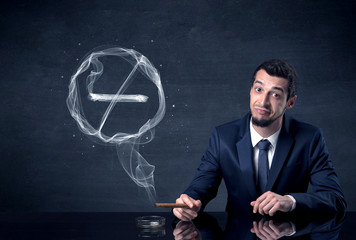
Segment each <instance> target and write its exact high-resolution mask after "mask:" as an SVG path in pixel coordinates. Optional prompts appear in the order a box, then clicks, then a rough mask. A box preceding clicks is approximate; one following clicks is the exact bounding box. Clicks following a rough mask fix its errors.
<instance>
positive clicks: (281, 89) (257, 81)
mask: <svg viewBox="0 0 356 240" xmlns="http://www.w3.org/2000/svg"><path fill="white" fill-rule="evenodd" d="M255 83H259V84H260V85H262V86H263V85H264V84H263V82H261V81H259V80H256V81H255ZM272 89H275V90H279V91H281V92H282V93H284V90H283V88H280V87H272Z"/></svg>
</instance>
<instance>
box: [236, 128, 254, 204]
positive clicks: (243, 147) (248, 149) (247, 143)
mask: <svg viewBox="0 0 356 240" xmlns="http://www.w3.org/2000/svg"><path fill="white" fill-rule="evenodd" d="M246 129H247V130H246V131H245V133H244V135H243V137H242V138H241V140H240V141H238V142H237V143H236V148H237V154H238V161H239V165H240V169H241V172H242V174H243V176H244V177H243V179H245V180H246V181H245V182H243V183H241V184H240V185H244V186H245V187H246V188H247V189H248V190H249V192H250V194H251V196H252V198H253V199H256V197H257V191H256V181H255V174H254V166H253V161H252V144H251V136H250V130H249V127H247V128H246Z"/></svg>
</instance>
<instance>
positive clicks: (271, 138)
mask: <svg viewBox="0 0 356 240" xmlns="http://www.w3.org/2000/svg"><path fill="white" fill-rule="evenodd" d="M280 132H281V128H279V129H278V131H277V132H275V133H273V134H272V135H271V136H269V137H268V138H263V137H262V136H261V135H260V134H258V132H256V130H255V129H254V128H253V126H252V120H250V135H251V143H252V147H253V148H254V147H255V146H256V145H257V143H258V142H259V141H261V140H262V139H267V140H268V141H269V142H270V143H271V145H272V147H273V148H276V146H277V140H278V137H279V133H280Z"/></svg>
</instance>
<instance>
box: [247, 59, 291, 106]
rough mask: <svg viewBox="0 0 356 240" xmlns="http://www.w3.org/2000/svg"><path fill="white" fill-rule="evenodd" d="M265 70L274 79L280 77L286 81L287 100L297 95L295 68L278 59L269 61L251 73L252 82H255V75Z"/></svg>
mask: <svg viewBox="0 0 356 240" xmlns="http://www.w3.org/2000/svg"><path fill="white" fill-rule="evenodd" d="M261 69H263V70H265V71H266V72H267V73H268V75H271V76H274V77H281V78H284V79H287V80H288V95H287V100H288V99H289V98H290V97H294V96H295V95H297V85H298V75H297V71H296V70H295V68H294V67H293V66H292V65H290V64H289V63H288V62H287V61H284V60H280V59H271V60H268V61H265V62H264V63H262V64H261V65H260V66H258V67H257V68H256V70H255V72H254V73H253V82H252V84H253V83H254V82H255V80H256V74H257V72H258V71H259V70H261Z"/></svg>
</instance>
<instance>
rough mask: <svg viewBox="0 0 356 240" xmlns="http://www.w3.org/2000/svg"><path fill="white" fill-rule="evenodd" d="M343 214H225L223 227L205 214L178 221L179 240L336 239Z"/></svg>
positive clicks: (175, 231)
mask: <svg viewBox="0 0 356 240" xmlns="http://www.w3.org/2000/svg"><path fill="white" fill-rule="evenodd" d="M343 222H344V215H343V214H334V215H331V214H313V215H312V214H299V215H296V214H279V215H278V216H275V217H269V216H267V217H266V216H260V215H253V214H251V215H241V214H240V215H239V214H227V222H226V225H225V228H221V226H220V225H219V221H218V220H217V219H216V218H215V217H213V216H212V215H210V214H208V213H201V214H200V215H199V216H198V217H197V218H196V219H194V220H193V221H191V222H183V221H178V222H177V223H176V225H175V229H174V231H173V235H174V237H175V239H176V240H178V239H192V240H193V239H263V240H265V239H268V240H271V239H339V233H340V230H341V227H342V224H343Z"/></svg>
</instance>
